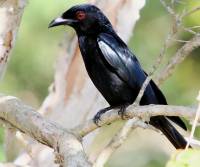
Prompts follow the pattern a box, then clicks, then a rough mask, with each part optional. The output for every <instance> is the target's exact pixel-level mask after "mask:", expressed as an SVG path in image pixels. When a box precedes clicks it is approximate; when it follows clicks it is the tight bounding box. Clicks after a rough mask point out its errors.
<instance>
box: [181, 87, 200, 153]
mask: <svg viewBox="0 0 200 167" xmlns="http://www.w3.org/2000/svg"><path fill="white" fill-rule="evenodd" d="M197 100H198V101H199V107H198V109H197V112H196V115H195V119H194V122H193V125H192V130H191V133H190V137H189V140H188V142H187V145H186V147H185V149H186V150H187V149H188V148H189V146H190V144H191V141H192V139H193V137H194V132H195V129H196V127H197V123H198V119H199V116H200V91H199V95H198V97H197Z"/></svg>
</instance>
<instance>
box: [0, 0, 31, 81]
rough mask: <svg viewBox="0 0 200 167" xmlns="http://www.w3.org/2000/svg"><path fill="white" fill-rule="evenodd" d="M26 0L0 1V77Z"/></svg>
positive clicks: (13, 41) (13, 42)
mask: <svg viewBox="0 0 200 167" xmlns="http://www.w3.org/2000/svg"><path fill="white" fill-rule="evenodd" d="M26 3H27V1H26V0H3V1H2V0H1V1H0V25H1V26H0V77H1V78H2V76H3V73H4V70H5V67H6V65H7V62H8V59H9V57H10V52H11V50H12V48H13V46H14V44H15V39H16V36H17V32H18V28H19V25H20V22H21V17H22V14H23V11H24V7H25V6H26Z"/></svg>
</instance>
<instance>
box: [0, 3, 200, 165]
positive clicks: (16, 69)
mask: <svg viewBox="0 0 200 167" xmlns="http://www.w3.org/2000/svg"><path fill="white" fill-rule="evenodd" d="M81 2H84V0H67V1H66V0H59V1H56V0H52V1H49V0H42V1H41V0H32V1H29V4H28V6H27V7H26V9H25V13H24V16H23V19H22V24H21V27H20V31H19V34H18V39H17V43H16V47H15V48H14V50H13V55H12V59H11V60H10V63H9V66H8V68H7V72H6V75H5V78H4V79H3V81H2V82H1V84H0V92H2V93H5V94H10V95H14V96H17V97H20V98H21V99H23V100H24V101H25V102H26V103H28V104H30V105H32V106H34V107H39V106H40V104H41V102H42V100H43V99H44V98H45V96H46V95H47V94H48V86H49V85H50V83H51V82H52V80H53V72H54V68H53V67H54V64H55V60H56V56H57V53H58V52H59V50H58V49H59V48H58V44H59V41H61V39H62V38H63V34H64V33H63V31H64V30H66V27H65V28H64V27H58V28H56V29H54V30H53V31H52V30H49V29H48V28H47V27H48V23H49V22H50V21H51V20H52V19H53V18H54V17H55V16H57V15H59V14H60V13H62V12H63V11H64V10H66V9H67V8H69V7H70V6H72V5H74V4H77V3H81ZM182 2H183V4H180V5H178V6H177V10H181V9H183V7H185V8H192V7H194V6H196V5H200V1H190V0H184V1H182ZM124 19H126V18H124ZM185 24H186V25H187V26H194V25H195V26H196V25H198V26H200V12H196V13H195V14H192V15H191V16H190V17H187V19H186V20H185ZM170 25H171V19H170V16H169V14H168V13H167V12H166V11H165V9H164V8H163V6H162V5H161V4H160V2H159V1H154V0H147V4H146V5H145V7H144V9H143V10H142V11H141V18H140V20H139V22H138V23H137V25H136V28H135V30H134V32H133V37H132V38H131V40H130V42H129V46H130V48H131V49H132V50H133V52H134V53H135V54H136V55H137V57H138V59H139V60H140V62H141V64H142V66H143V67H144V69H145V70H146V71H147V72H148V71H149V69H150V67H151V65H152V64H153V63H154V61H155V59H156V57H157V56H158V55H159V52H160V49H161V47H162V45H163V43H164V40H165V38H166V35H167V33H168V31H169V28H170ZM69 29H70V28H67V30H69ZM70 31H71V30H70ZM180 36H181V37H184V39H185V40H187V39H189V38H190V35H189V34H188V33H182V34H180ZM180 45H182V44H181V43H179V44H177V46H173V47H172V48H171V49H170V50H169V52H168V54H167V55H166V57H169V56H172V55H173V53H174V52H175V50H176V48H177V47H178V46H180ZM199 54H200V49H196V50H195V51H194V52H193V53H192V54H191V55H190V56H189V57H188V58H187V59H186V61H185V62H184V63H183V64H181V65H180V66H179V67H178V68H177V70H176V72H175V73H174V75H173V76H172V77H170V78H169V79H168V80H167V81H166V82H165V83H164V84H163V85H162V86H161V89H162V90H163V92H164V94H165V95H166V98H167V100H168V102H169V103H170V104H177V105H179V104H181V105H196V100H195V98H196V96H197V92H198V90H199V85H200V77H199V74H200V66H199V64H200V56H199ZM139 133H140V132H139V131H137V132H134V134H132V137H131V139H133V138H134V136H135V135H138V134H139ZM153 134H154V133H153ZM146 135H149V133H148V134H146ZM197 136H198V133H197ZM144 138H145V139H141V141H140V142H141V143H139V145H143V144H147V145H148V143H147V142H148V139H147V136H146V137H144ZM131 139H129V140H128V141H127V142H126V143H125V145H124V146H123V148H122V149H120V150H119V151H117V153H116V154H114V156H113V157H112V158H111V160H110V161H109V162H108V164H107V166H116V167H122V166H130V164H133V163H134V165H131V166H134V167H142V166H146V165H147V164H148V167H151V166H152V167H156V166H164V164H165V163H166V160H167V159H168V158H169V155H168V152H164V151H163V150H162V151H163V152H160V151H159V149H160V148H159V146H158V148H156V149H154V148H153V147H151V146H148V148H146V149H140V152H136V151H135V150H134V146H135V145H137V144H138V140H137V141H133V140H131ZM150 140H151V139H150ZM152 140H154V139H152ZM156 140H157V139H155V141H156ZM158 140H159V139H158ZM142 142H143V143H142ZM0 143H1V147H0V148H1V149H0V160H1V161H3V160H4V154H3V130H2V129H1V131H0ZM150 143H151V142H150ZM130 146H131V147H130ZM152 150H153V151H154V153H155V154H152ZM120 156H121V157H122V156H123V158H119V157H120ZM133 157H134V159H137V162H136V161H133V160H134V159H133ZM147 157H148V159H147ZM145 158H146V159H145ZM169 166H170V165H169ZM170 167H171V166H170Z"/></svg>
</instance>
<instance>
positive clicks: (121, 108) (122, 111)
mask: <svg viewBox="0 0 200 167" xmlns="http://www.w3.org/2000/svg"><path fill="white" fill-rule="evenodd" d="M128 106H129V104H123V105H121V106H119V111H118V114H119V115H121V118H122V119H123V120H125V119H126V108H127V107H128Z"/></svg>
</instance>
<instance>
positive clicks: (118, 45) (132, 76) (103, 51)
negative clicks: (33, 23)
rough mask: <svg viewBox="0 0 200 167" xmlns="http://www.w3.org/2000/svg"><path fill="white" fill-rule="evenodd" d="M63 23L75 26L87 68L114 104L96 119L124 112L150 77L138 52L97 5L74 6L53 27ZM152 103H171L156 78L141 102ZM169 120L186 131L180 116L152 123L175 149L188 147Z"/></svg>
mask: <svg viewBox="0 0 200 167" xmlns="http://www.w3.org/2000/svg"><path fill="white" fill-rule="evenodd" d="M59 25H68V26H71V27H73V28H74V29H75V31H76V33H77V35H78V42H79V47H80V50H81V54H82V57H83V60H84V63H85V67H86V70H87V72H88V74H89V76H90V78H91V80H92V81H93V83H94V85H95V86H96V88H97V89H98V90H99V91H100V92H101V94H102V95H103V96H104V98H105V99H106V100H107V102H108V103H109V104H110V107H107V108H105V109H102V110H100V111H99V112H98V113H97V114H96V115H95V117H94V122H95V123H96V124H97V123H98V121H99V119H100V116H101V115H102V114H103V113H105V112H106V111H108V110H110V109H112V108H120V113H121V114H123V112H124V111H125V108H126V107H127V106H128V105H130V104H132V103H133V102H134V100H135V99H136V97H137V95H138V93H139V91H140V88H141V86H142V84H143V82H144V81H145V79H146V78H147V74H146V73H145V72H144V71H143V69H142V68H141V66H140V64H139V62H138V60H137V58H136V57H135V55H134V54H133V53H132V52H131V51H130V50H129V48H128V46H127V45H126V44H125V43H124V42H123V41H122V39H121V38H120V37H119V36H118V35H117V34H116V32H115V31H114V29H113V27H112V25H111V23H110V21H109V20H108V18H107V17H106V16H105V15H104V14H103V13H102V12H101V10H100V9H99V8H97V7H96V6H94V5H90V4H83V5H77V6H73V7H72V8H70V9H69V10H67V11H66V12H64V13H63V14H62V16H61V17H59V18H57V19H55V20H53V21H52V22H51V23H50V24H49V27H54V26H59ZM149 104H163V105H167V101H166V99H165V97H164V95H163V94H162V92H161V91H160V89H159V88H158V87H157V86H156V84H155V83H154V82H153V81H152V80H151V82H150V83H149V85H148V86H147V88H146V90H145V92H144V95H143V97H142V99H141V102H140V105H149ZM168 119H170V120H171V121H173V122H175V123H176V124H178V125H179V126H180V127H182V128H183V129H185V130H186V126H185V124H184V123H183V121H182V120H181V119H180V118H179V117H165V116H154V117H151V118H150V122H149V123H150V124H151V125H153V126H154V127H156V128H158V129H159V130H160V131H162V132H163V134H164V135H165V136H166V137H167V138H168V139H169V141H170V142H171V143H172V144H173V145H174V146H175V148H177V149H179V148H185V146H186V144H187V143H186V141H185V139H184V138H183V136H182V135H181V134H180V133H179V132H178V131H177V130H176V129H175V128H174V127H173V126H172V124H171V123H170V122H169V120H168Z"/></svg>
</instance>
